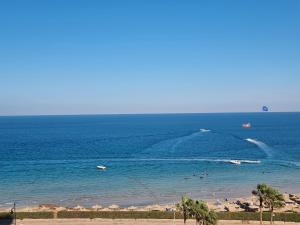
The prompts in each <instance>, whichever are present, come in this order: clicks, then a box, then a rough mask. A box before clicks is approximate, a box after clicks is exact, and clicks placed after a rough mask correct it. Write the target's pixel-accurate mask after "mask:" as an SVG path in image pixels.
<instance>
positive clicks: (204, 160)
mask: <svg viewBox="0 0 300 225" xmlns="http://www.w3.org/2000/svg"><path fill="white" fill-rule="evenodd" d="M106 160H107V161H198V162H223V163H232V161H239V162H240V163H249V164H258V163H261V161H259V160H237V159H208V158H126V159H124V158H114V159H106Z"/></svg>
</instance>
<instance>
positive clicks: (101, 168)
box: [97, 166, 106, 170]
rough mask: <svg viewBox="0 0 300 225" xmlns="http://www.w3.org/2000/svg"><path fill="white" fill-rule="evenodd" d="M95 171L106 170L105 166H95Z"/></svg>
mask: <svg viewBox="0 0 300 225" xmlns="http://www.w3.org/2000/svg"><path fill="white" fill-rule="evenodd" d="M97 169H99V170H106V166H97Z"/></svg>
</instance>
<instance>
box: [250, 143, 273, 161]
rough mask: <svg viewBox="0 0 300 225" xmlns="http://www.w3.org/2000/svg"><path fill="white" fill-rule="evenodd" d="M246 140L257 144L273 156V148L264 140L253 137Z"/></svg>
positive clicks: (268, 154) (268, 155)
mask: <svg viewBox="0 0 300 225" xmlns="http://www.w3.org/2000/svg"><path fill="white" fill-rule="evenodd" d="M245 141H248V142H250V143H252V144H255V145H256V146H257V147H259V148H260V149H261V150H263V151H264V153H265V154H266V155H267V157H268V158H269V157H271V156H272V152H271V151H272V149H271V148H270V147H269V146H268V145H267V144H265V143H263V142H262V141H258V140H255V139H252V138H246V139H245Z"/></svg>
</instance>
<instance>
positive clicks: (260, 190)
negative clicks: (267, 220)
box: [252, 183, 269, 225]
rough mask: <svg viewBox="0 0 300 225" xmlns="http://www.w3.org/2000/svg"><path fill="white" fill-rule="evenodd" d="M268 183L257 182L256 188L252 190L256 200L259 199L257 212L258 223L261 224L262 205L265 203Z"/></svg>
mask: <svg viewBox="0 0 300 225" xmlns="http://www.w3.org/2000/svg"><path fill="white" fill-rule="evenodd" d="M268 188H269V187H268V185H266V184H264V183H262V184H258V185H257V187H256V190H253V191H252V194H253V195H255V196H257V198H258V200H259V212H260V225H262V213H263V210H262V209H263V206H264V203H265V199H266V192H267V190H268Z"/></svg>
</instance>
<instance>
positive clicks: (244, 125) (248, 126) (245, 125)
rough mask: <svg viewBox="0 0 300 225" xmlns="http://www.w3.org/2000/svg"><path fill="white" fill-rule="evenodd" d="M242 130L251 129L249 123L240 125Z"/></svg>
mask: <svg viewBox="0 0 300 225" xmlns="http://www.w3.org/2000/svg"><path fill="white" fill-rule="evenodd" d="M242 127H243V128H251V123H244V124H242Z"/></svg>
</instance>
